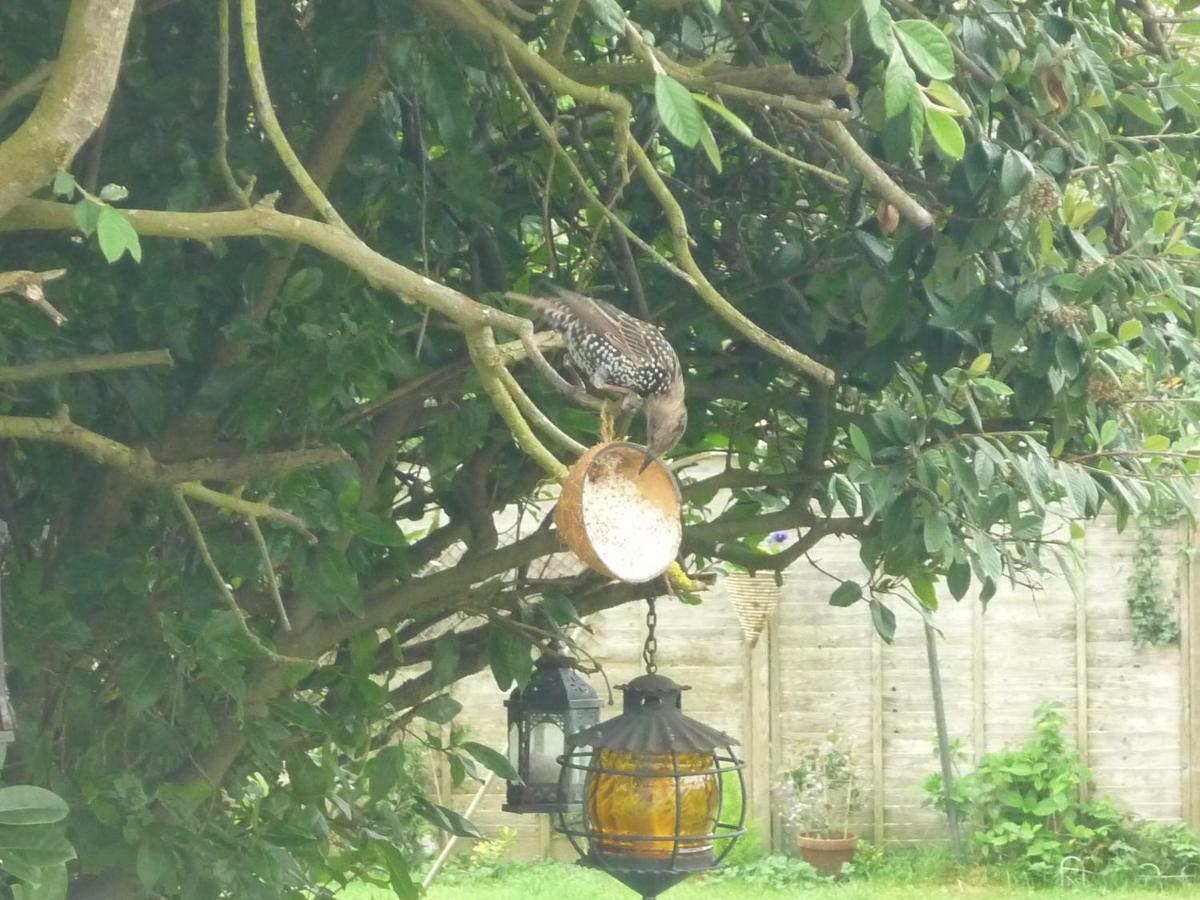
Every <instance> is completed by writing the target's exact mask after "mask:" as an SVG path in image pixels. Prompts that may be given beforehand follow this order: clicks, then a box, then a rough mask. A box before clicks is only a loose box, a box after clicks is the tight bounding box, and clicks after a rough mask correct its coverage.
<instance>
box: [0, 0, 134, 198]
mask: <svg viewBox="0 0 1200 900" xmlns="http://www.w3.org/2000/svg"><path fill="white" fill-rule="evenodd" d="M134 4H135V0H72V3H71V6H70V8H69V10H68V11H67V22H66V26H65V27H64V29H63V40H62V44H61V46H60V50H59V54H58V61H57V62H56V63H55V64H54V69H53V71H52V72H51V73H50V77H49V79H48V80H47V82H46V86H45V88H44V89H43V90H42V95H41V97H39V98H38V103H37V106H35V107H34V109H33V112H32V113H30V115H29V118H28V119H26V120H25V122H24V123H23V124H22V125H21V127H20V128H18V129H17V130H16V131H15V132H14V133H13V134H12V135H11V136H10V137H8V138H7V139H6V140H5V141H4V142H3V143H0V172H3V173H4V177H3V179H0V216H2V215H4V213H6V212H8V210H10V209H12V207H13V206H15V205H16V204H17V203H18V202H19V201H20V200H22V199H24V198H25V197H28V196H29V195H30V194H32V193H33V192H34V191H36V190H38V189H39V188H41V187H42V186H43V185H45V184H46V183H47V182H48V181H50V179H51V178H53V177H54V173H55V172H57V171H59V170H60V169H65V168H67V167H68V166H69V165H70V164H71V161H72V160H73V159H74V158H75V154H76V153H78V152H79V148H80V147H82V146H83V143H84V141H86V140H87V139H88V138H90V137H91V136H92V134H93V133H94V132H95V131H96V129H97V128H99V127H100V123H101V122H103V121H104V116H105V114H106V113H107V112H108V104H109V102H110V101H111V99H112V94H113V90H114V88H115V87H116V83H117V73H118V72H119V71H120V69H121V56H122V54H123V52H124V48H125V36H126V34H127V32H128V30H129V19H130V17H131V16H132V15H133V7H134Z"/></svg>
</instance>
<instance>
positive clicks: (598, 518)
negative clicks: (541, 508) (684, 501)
mask: <svg viewBox="0 0 1200 900" xmlns="http://www.w3.org/2000/svg"><path fill="white" fill-rule="evenodd" d="M680 509H681V495H680V493H679V484H678V483H677V482H676V481H675V476H674V475H672V474H671V470H670V469H668V468H667V467H666V466H665V465H663V463H662V462H661V461H660V460H658V459H651V460H650V461H649V463H648V464H647V462H646V448H645V447H643V446H641V445H640V444H633V443H629V442H627V441H607V442H605V443H601V444H597V445H596V446H594V447H592V448H591V449H590V450H588V451H587V452H586V453H585V454H584V455H583V456H581V457H580V458H579V461H578V462H577V463H575V465H574V466H573V467H572V468H571V471H570V472H569V473H568V475H567V479H566V481H565V482H564V483H563V488H562V494H561V495H560V496H559V499H558V506H557V507H556V509H555V513H554V522H555V525H556V526H557V527H558V531H559V533H560V534H561V535H562V537H563V540H564V541H565V542H566V544H567V546H568V547H569V548H570V549H571V550H572V552H574V554H575V555H576V556H578V557H579V558H580V559H581V560H582V561H583V562H584V563H585V564H586V565H587V566H588V567H590V568H591V569H594V570H595V571H597V572H599V573H600V574H601V575H604V576H605V577H607V578H614V579H616V580H618V581H624V582H627V583H630V584H640V583H643V582H647V581H651V580H653V579H654V578H657V577H658V576H659V575H661V574H662V573H663V572H665V571H666V570H667V569H668V568H669V567H670V565H671V563H673V562H674V561H675V558H676V556H677V555H678V554H679V545H680V543H681V541H682V539H683V529H682V526H681V524H680Z"/></svg>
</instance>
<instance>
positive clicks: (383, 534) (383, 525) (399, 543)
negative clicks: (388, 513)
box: [349, 510, 408, 547]
mask: <svg viewBox="0 0 1200 900" xmlns="http://www.w3.org/2000/svg"><path fill="white" fill-rule="evenodd" d="M349 525H350V529H351V530H352V531H353V532H354V533H355V534H356V535H358V536H359V537H360V538H362V539H363V540H364V541H369V542H370V543H372V544H379V545H380V546H381V547H403V546H405V545H406V544H408V539H407V538H406V537H405V536H404V532H403V531H401V530H400V526H399V525H397V524H396V523H395V522H393V521H392V520H391V519H385V518H383V516H377V515H375V513H372V512H367V511H366V510H355V511H354V513H353V515H351V516H350V517H349Z"/></svg>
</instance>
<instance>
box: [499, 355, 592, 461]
mask: <svg viewBox="0 0 1200 900" xmlns="http://www.w3.org/2000/svg"><path fill="white" fill-rule="evenodd" d="M498 374H499V376H500V381H501V382H502V383H503V384H504V387H505V389H506V390H507V391H508V393H509V396H511V397H512V398H513V401H514V402H515V403H516V404H517V408H518V409H520V410H521V412H522V413H523V414H524V416H525V418H527V419H528V420H529V421H531V422H532V423H533V424H534V425H535V426H537V427H538V428H540V429H541V431H542V433H543V434H544V435H546V436H547V437H548V438H550V439H551V440H553V441H554V442H555V443H557V444H558V445H559V446H560V447H562V448H563V449H564V450H566V451H568V452H569V453H574V454H575V455H576V456H582V455H583V454H584V453H586V452H587V447H585V446H583V444H581V443H579V441H577V440H575V439H574V438H573V437H571V436H570V435H569V434H567V433H566V432H565V431H563V430H562V429H561V428H559V427H558V426H557V425H555V424H554V422H553V421H551V420H550V417H549V416H547V415H546V414H545V413H544V412H542V411H541V410H540V409H539V408H538V405H537V404H536V403H534V402H533V400H532V398H530V396H529V395H528V394H527V393H525V389H524V388H523V387H521V384H520V382H518V381H517V379H516V378H515V377H514V376H513V373H512V372H510V371H508V369H506V368H504V367H501V368H500V369H499V370H498Z"/></svg>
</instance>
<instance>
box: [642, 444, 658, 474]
mask: <svg viewBox="0 0 1200 900" xmlns="http://www.w3.org/2000/svg"><path fill="white" fill-rule="evenodd" d="M655 458H656V457H655V456H654V454H653V453H651V452H650V451H649V450H647V451H646V458H645V459H644V460H642V467H641V468H640V469H638V474H639V475H641V474H642V473H643V472H645V471H646V470H647V469H648V468H650V464H651V463H652V462H654V460H655Z"/></svg>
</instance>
